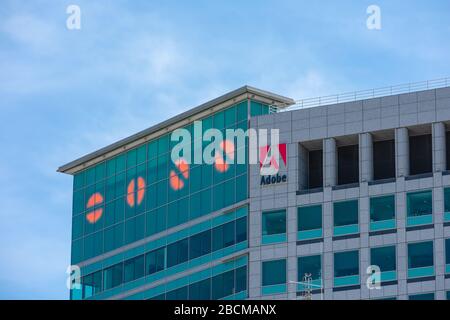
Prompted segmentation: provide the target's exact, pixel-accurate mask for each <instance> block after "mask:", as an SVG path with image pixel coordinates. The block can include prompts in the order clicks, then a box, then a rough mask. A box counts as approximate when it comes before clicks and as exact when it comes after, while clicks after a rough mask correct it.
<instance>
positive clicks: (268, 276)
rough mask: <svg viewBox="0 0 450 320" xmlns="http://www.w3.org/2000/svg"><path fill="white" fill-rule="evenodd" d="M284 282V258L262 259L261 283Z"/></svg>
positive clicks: (265, 284) (264, 284)
mask: <svg viewBox="0 0 450 320" xmlns="http://www.w3.org/2000/svg"><path fill="white" fill-rule="evenodd" d="M278 284H286V260H285V259H281V260H273V261H264V262H263V263H262V285H263V286H272V285H278Z"/></svg>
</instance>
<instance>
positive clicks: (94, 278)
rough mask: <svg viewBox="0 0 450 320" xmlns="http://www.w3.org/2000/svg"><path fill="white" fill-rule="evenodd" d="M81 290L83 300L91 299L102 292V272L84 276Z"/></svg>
mask: <svg viewBox="0 0 450 320" xmlns="http://www.w3.org/2000/svg"><path fill="white" fill-rule="evenodd" d="M81 283H82V288H83V299H87V298H90V297H92V296H93V295H95V294H98V293H100V292H101V291H102V289H103V286H102V272H101V271H97V272H94V273H91V274H89V275H86V276H84V277H83V278H82V280H81Z"/></svg>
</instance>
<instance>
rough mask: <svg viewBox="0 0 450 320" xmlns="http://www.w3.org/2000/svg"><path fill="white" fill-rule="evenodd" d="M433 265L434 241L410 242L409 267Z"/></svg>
mask: <svg viewBox="0 0 450 320" xmlns="http://www.w3.org/2000/svg"><path fill="white" fill-rule="evenodd" d="M430 266H433V242H432V241H427V242H420V243H410V244H408V268H422V267H430Z"/></svg>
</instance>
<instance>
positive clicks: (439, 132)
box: [431, 122, 446, 172]
mask: <svg viewBox="0 0 450 320" xmlns="http://www.w3.org/2000/svg"><path fill="white" fill-rule="evenodd" d="M431 129H432V131H431V132H432V137H433V172H442V171H445V170H446V159H445V154H446V144H445V125H444V123H442V122H436V123H433V124H431Z"/></svg>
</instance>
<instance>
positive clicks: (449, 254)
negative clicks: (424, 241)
mask: <svg viewBox="0 0 450 320" xmlns="http://www.w3.org/2000/svg"><path fill="white" fill-rule="evenodd" d="M445 264H450V239H445Z"/></svg>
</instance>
